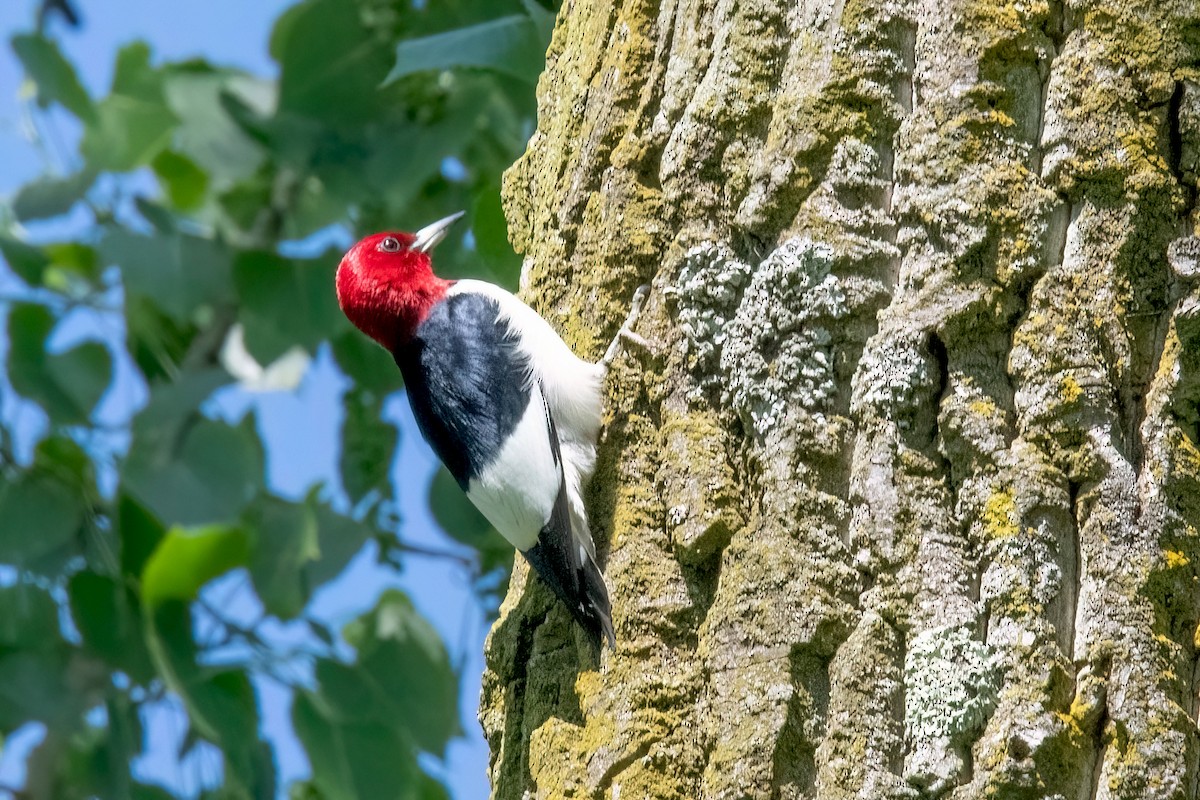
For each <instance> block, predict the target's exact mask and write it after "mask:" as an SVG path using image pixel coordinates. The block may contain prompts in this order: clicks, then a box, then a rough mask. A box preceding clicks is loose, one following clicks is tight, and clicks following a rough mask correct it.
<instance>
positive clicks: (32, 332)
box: [8, 303, 112, 424]
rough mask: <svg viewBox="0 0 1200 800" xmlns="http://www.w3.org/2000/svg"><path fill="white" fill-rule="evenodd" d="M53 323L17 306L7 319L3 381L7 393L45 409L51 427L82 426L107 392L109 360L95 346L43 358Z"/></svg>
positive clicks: (41, 312)
mask: <svg viewBox="0 0 1200 800" xmlns="http://www.w3.org/2000/svg"><path fill="white" fill-rule="evenodd" d="M56 324H57V321H56V320H55V318H54V315H53V314H51V313H50V311H48V310H47V309H46V308H44V307H42V306H38V305H33V304H31V303H19V304H17V305H16V306H15V307H14V308H13V309H12V311H11V312H9V315H8V340H9V343H10V349H9V355H8V377H9V380H10V381H11V382H12V386H13V389H15V390H16V391H17V392H18V393H19V394H21V395H23V396H24V397H27V398H29V399H30V400H33V401H34V402H36V403H38V404H39V405H40V406H42V408H43V409H45V411H46V413H47V414H49V415H50V418H51V419H52V420H54V421H55V422H60V423H65V424H78V423H84V422H87V420H88V417H89V416H90V415H91V412H92V408H93V407H94V406H95V405H96V403H97V402H98V401H99V400H100V397H101V395H103V394H104V392H105V390H106V389H107V388H108V384H109V381H110V380H111V377H112V358H111V357H110V356H109V354H108V350H107V349H106V348H105V347H104V345H102V344H100V343H99V342H84V343H83V344H79V345H76V346H75V347H73V348H71V349H70V350H67V351H66V352H63V353H48V352H46V340H47V339H48V338H49V336H50V333H51V331H52V330H53V329H54V326H55V325H56Z"/></svg>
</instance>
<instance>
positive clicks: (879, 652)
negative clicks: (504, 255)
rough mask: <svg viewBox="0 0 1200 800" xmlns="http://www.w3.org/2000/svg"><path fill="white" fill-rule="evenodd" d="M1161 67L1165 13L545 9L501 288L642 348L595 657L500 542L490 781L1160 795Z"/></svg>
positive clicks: (1134, 9)
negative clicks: (607, 615)
mask: <svg viewBox="0 0 1200 800" xmlns="http://www.w3.org/2000/svg"><path fill="white" fill-rule="evenodd" d="M1198 65H1200V6H1198V4H1197V3H1196V2H1195V0H1158V1H1157V2H1154V3H1139V2H1132V1H1131V0H1091V1H1090V2H1079V1H1076V0H1071V1H1070V2H1059V0H1030V2H1004V1H1001V2H993V1H992V0H952V2H933V0H924V1H923V2H917V3H905V4H901V3H899V2H889V0H836V1H835V0H813V2H801V3H794V4H780V3H776V2H771V1H770V0H617V2H615V3H609V2H599V1H598V0H567V2H565V3H564V5H563V8H562V11H561V12H560V14H559V18H558V23H557V26H556V29H555V33H554V38H553V42H552V44H551V48H550V52H549V54H548V59H547V70H546V73H545V74H544V75H543V77H542V79H541V81H540V83H539V88H538V97H539V124H538V130H537V132H536V133H535V134H534V136H533V138H532V140H531V142H530V145H529V149H528V151H527V153H526V154H525V156H524V157H523V158H522V159H521V160H520V161H519V162H518V163H517V164H516V165H515V166H514V167H513V168H512V169H511V170H510V171H509V173H508V174H507V176H506V180H505V187H504V196H505V207H506V210H507V213H508V216H509V220H510V230H511V234H512V237H513V241H514V244H515V245H516V247H517V248H518V250H519V251H520V252H522V253H523V254H524V256H525V271H524V274H523V291H524V293H525V296H526V298H527V299H529V300H530V302H532V303H533V304H534V305H535V306H537V307H538V308H539V310H541V311H542V312H543V314H545V315H546V316H547V318H549V319H550V320H551V321H552V322H553V323H554V324H556V325H557V326H558V327H559V329H560V330H561V331H562V332H563V334H564V336H565V338H566V339H567V340H568V342H569V343H570V344H571V345H572V346H573V347H575V348H576V349H577V351H578V352H580V353H581V354H586V355H591V356H595V355H598V353H599V351H600V349H601V347H602V345H603V343H604V342H605V341H606V340H607V338H608V337H609V336H611V335H612V334H613V333H614V331H615V328H616V326H617V325H618V323H619V321H620V320H621V319H622V318H623V316H624V312H625V307H626V304H627V303H628V301H629V298H630V296H631V295H632V292H633V289H634V287H636V286H637V285H638V284H640V283H643V282H651V283H652V286H653V287H654V291H653V293H652V296H651V301H650V304H649V307H648V310H647V312H646V315H645V316H644V318H643V321H642V322H641V323H640V325H639V331H640V332H641V333H642V334H643V335H645V336H647V337H648V338H649V339H650V340H651V341H652V342H653V343H654V345H655V346H654V349H653V351H652V352H649V353H643V352H640V351H632V352H631V353H630V354H629V355H627V356H624V357H622V359H621V360H620V361H619V362H618V364H617V366H616V368H615V369H614V371H613V374H612V375H611V376H610V401H609V409H608V412H607V417H606V428H605V433H604V435H603V439H602V442H601V449H600V462H599V465H598V469H597V473H596V477H595V478H594V480H593V483H592V486H591V488H590V490H589V497H588V502H589V505H590V509H591V513H592V524H593V533H594V534H595V536H596V538H597V541H598V544H599V549H600V550H601V552H602V554H603V555H604V558H605V571H606V575H607V578H608V581H609V585H610V588H611V591H612V595H613V606H614V608H613V616H614V621H615V623H616V628H617V637H618V645H617V648H616V650H615V651H613V652H605V653H603V654H597V653H595V652H593V651H591V650H590V649H589V648H588V646H587V644H586V642H585V641H584V639H583V638H582V636H581V635H580V634H579V633H578V632H577V631H576V630H575V629H574V628H573V627H572V626H571V624H570V623H569V616H568V615H567V613H566V612H565V611H564V610H563V609H562V608H560V607H558V606H557V605H556V604H555V603H554V602H552V601H551V598H550V596H549V594H548V592H546V591H545V590H544V588H542V587H540V586H539V585H538V583H537V581H536V579H535V578H533V577H531V576H530V575H529V573H528V570H527V569H526V568H525V567H523V566H521V565H518V567H517V570H516V573H515V575H514V580H513V582H512V589H511V591H510V594H509V596H508V598H507V599H506V601H505V603H504V605H503V607H502V609H501V615H500V620H499V621H498V623H497V625H496V627H495V629H494V630H493V632H492V634H491V636H490V638H489V643H488V671H487V673H486V674H485V678H484V691H483V698H482V704H481V719H482V720H483V724H484V730H485V732H486V734H487V736H488V739H489V743H490V746H491V748H492V768H491V777H492V784H493V795H494V796H495V797H496V798H500V799H501V800H509V799H510V798H511V799H513V800H515V798H521V797H526V796H528V797H544V798H558V797H587V798H618V797H622V796H623V797H625V798H626V799H627V800H628V798H633V797H637V798H641V797H648V798H742V797H750V798H801V797H803V798H830V799H831V800H832V799H833V798H839V799H840V798H852V797H853V798H871V799H872V800H874V799H875V798H923V797H952V798H956V800H967V799H968V798H984V797H1001V798H1010V797H1011V798H1063V799H1064V800H1076V798H1082V799H1083V800H1089V799H1090V798H1104V799H1105V800H1125V799H1126V798H1163V799H1164V800H1167V799H1168V798H1169V799H1171V800H1175V799H1176V798H1178V800H1183V799H1184V798H1194V797H1195V796H1196V793H1197V791H1200V767H1198V761H1200V735H1198V733H1197V713H1198V710H1200V709H1198V699H1197V698H1198V690H1200V679H1198V671H1197V654H1198V652H1200V499H1198V498H1200V491H1198V490H1200V444H1198V442H1200V355H1198V354H1200V282H1198V278H1200V238H1198V234H1200V227H1198V226H1200V217H1198V215H1197V213H1196V196H1197V179H1198V173H1200V67H1198ZM956 669H961V670H962V671H961V673H960V674H959V673H955V670H956ZM947 704H950V705H947ZM951 706H952V707H951ZM938 720H941V722H938Z"/></svg>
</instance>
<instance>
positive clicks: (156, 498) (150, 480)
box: [125, 417, 263, 525]
mask: <svg viewBox="0 0 1200 800" xmlns="http://www.w3.org/2000/svg"><path fill="white" fill-rule="evenodd" d="M137 427H138V429H144V426H142V425H138V426H137ZM177 441H178V446H175V444H174V443H173V442H170V441H162V439H160V438H158V437H157V436H155V437H148V436H143V437H141V438H139V437H138V435H137V432H136V431H135V435H134V441H133V445H132V447H131V449H130V453H129V457H128V459H127V460H126V465H125V489H126V490H127V491H128V492H129V493H130V494H132V495H133V496H134V497H136V498H137V499H138V501H139V502H140V503H142V504H143V505H144V506H145V507H146V508H147V509H149V510H150V511H151V512H153V513H154V514H155V516H157V517H158V518H159V519H162V520H165V521H167V522H170V523H178V524H182V525H202V524H206V523H216V522H230V521H232V520H234V519H236V518H237V517H238V516H239V515H240V514H241V513H242V510H243V509H244V508H245V507H246V506H247V505H249V503H250V502H251V501H252V500H253V499H254V496H255V495H256V494H258V492H259V491H260V490H261V489H262V485H263V453H262V445H261V443H260V442H259V440H258V436H257V434H256V433H255V432H254V424H253V421H252V420H251V419H250V418H249V417H247V419H246V420H245V421H244V422H243V423H242V424H241V425H238V426H237V427H234V426H231V425H227V424H225V423H223V422H216V421H214V420H210V419H206V418H197V419H195V420H194V421H193V422H191V423H190V424H184V425H183V426H182V429H181V431H180V435H179V439H178V440H177Z"/></svg>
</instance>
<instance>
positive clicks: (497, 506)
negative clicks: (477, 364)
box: [467, 384, 563, 550]
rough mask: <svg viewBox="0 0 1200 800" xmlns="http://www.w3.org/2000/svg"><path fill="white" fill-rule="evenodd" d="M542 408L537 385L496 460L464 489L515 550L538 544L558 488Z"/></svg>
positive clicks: (558, 474)
mask: <svg viewBox="0 0 1200 800" xmlns="http://www.w3.org/2000/svg"><path fill="white" fill-rule="evenodd" d="M551 448H552V445H551V442H550V433H549V430H548V425H547V422H546V406H545V403H544V402H543V400H542V393H541V391H540V390H539V389H538V387H537V385H536V384H535V385H534V386H533V389H532V392H531V394H530V397H529V405H528V407H526V409H525V414H524V415H523V416H522V417H521V421H520V422H518V423H517V427H516V428H515V429H514V430H513V432H512V435H511V436H510V437H509V438H508V440H507V441H506V442H505V443H504V447H503V448H502V449H501V450H500V453H499V455H497V457H496V458H495V460H493V461H492V462H491V463H490V464H488V465H487V467H485V468H484V470H483V471H482V472H480V474H479V475H477V476H476V477H475V478H474V479H472V480H471V482H470V484H469V485H468V486H467V497H469V498H470V499H471V502H472V503H474V504H475V507H476V508H478V509H479V510H480V512H482V513H483V515H484V516H485V517H487V519H488V522H490V523H492V525H493V527H495V528H496V530H497V531H499V532H500V535H501V536H503V537H504V538H505V539H507V540H508V541H509V542H511V543H512V545H513V546H514V547H516V548H517V549H518V550H527V549H529V548H530V547H533V546H534V545H535V544H537V540H538V533H539V532H540V531H541V529H542V526H543V525H545V524H546V521H547V520H548V519H550V512H551V511H552V510H553V509H554V501H555V499H556V498H557V497H558V492H559V488H560V487H561V486H562V480H563V478H562V473H561V472H560V470H559V468H558V464H556V463H555V461H554V451H553V450H552V449H551Z"/></svg>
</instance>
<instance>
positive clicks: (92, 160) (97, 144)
mask: <svg viewBox="0 0 1200 800" xmlns="http://www.w3.org/2000/svg"><path fill="white" fill-rule="evenodd" d="M178 122H179V119H178V118H177V117H176V116H175V114H174V113H172V111H171V109H170V108H168V107H167V104H166V97H165V95H164V94H163V76H162V74H161V73H160V72H158V71H157V70H155V69H154V68H152V67H151V66H150V48H149V47H148V46H146V44H145V43H144V42H135V43H133V44H130V45H126V46H125V47H124V48H122V49H121V51H120V52H119V53H118V54H117V65H116V70H115V75H114V77H113V86H112V93H111V94H110V95H109V96H108V97H106V98H104V99H103V100H102V101H101V102H100V104H99V105H98V106H97V107H96V113H95V117H94V118H93V119H91V120H89V121H88V124H87V126H86V127H85V129H84V133H83V141H82V142H81V143H80V145H79V148H80V151H81V152H82V153H83V155H84V157H85V158H86V159H87V162H88V165H89V166H91V167H92V168H94V169H97V170H114V171H125V170H131V169H134V168H135V167H139V166H141V165H143V164H147V163H149V162H150V160H151V159H153V158H154V156H155V155H157V154H158V152H159V151H160V150H162V149H163V148H165V147H166V146H167V145H168V144H169V143H170V141H171V133H172V132H173V131H174V129H175V126H176V125H177V124H178Z"/></svg>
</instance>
